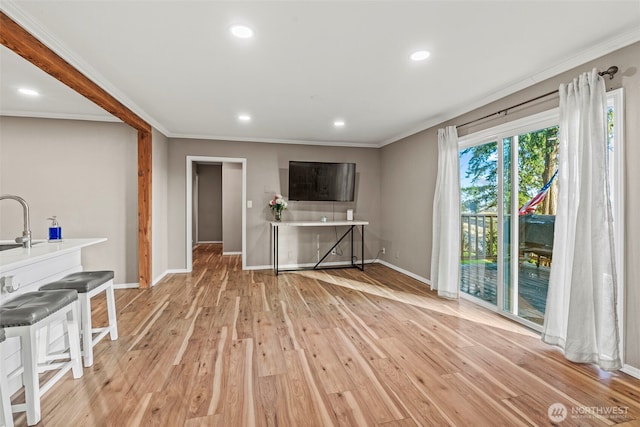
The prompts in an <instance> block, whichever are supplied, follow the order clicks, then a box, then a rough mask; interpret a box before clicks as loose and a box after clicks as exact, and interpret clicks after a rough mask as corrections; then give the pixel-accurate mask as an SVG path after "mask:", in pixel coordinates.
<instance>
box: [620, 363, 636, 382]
mask: <svg viewBox="0 0 640 427" xmlns="http://www.w3.org/2000/svg"><path fill="white" fill-rule="evenodd" d="M621 371H622V372H624V373H625V374H628V375H631V376H632V377H636V378H638V379H640V369H638V368H636V367H633V366H631V365H624V366H623V367H622V369H621Z"/></svg>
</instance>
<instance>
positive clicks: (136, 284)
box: [113, 283, 140, 289]
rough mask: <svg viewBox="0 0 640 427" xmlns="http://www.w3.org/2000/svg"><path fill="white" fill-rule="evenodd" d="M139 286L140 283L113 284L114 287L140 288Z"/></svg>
mask: <svg viewBox="0 0 640 427" xmlns="http://www.w3.org/2000/svg"><path fill="white" fill-rule="evenodd" d="M139 287H140V285H139V284H138V283H118V284H115V283H114V285H113V289H138V288H139Z"/></svg>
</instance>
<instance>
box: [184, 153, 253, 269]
mask: <svg viewBox="0 0 640 427" xmlns="http://www.w3.org/2000/svg"><path fill="white" fill-rule="evenodd" d="M198 165H220V166H221V167H222V168H224V169H225V171H224V173H228V174H229V175H228V176H229V177H231V178H232V180H233V181H237V179H233V178H234V177H237V176H238V175H241V178H240V180H241V183H240V185H239V187H241V190H240V193H241V194H240V206H241V207H240V214H241V215H240V216H241V227H240V229H241V231H240V233H241V237H240V242H241V243H240V246H241V250H240V251H239V253H240V254H241V256H242V269H243V270H244V269H246V223H247V222H246V217H247V212H246V203H245V202H244V201H245V200H246V195H247V159H244V158H235V157H208V156H187V164H186V175H185V181H186V184H187V185H186V221H185V222H186V230H185V231H186V233H185V234H186V237H185V242H186V244H185V258H186V270H187V271H188V272H190V271H192V269H193V245H194V243H197V241H198V237H197V236H196V231H197V230H198V228H199V227H198V222H199V219H198V218H199V215H198V214H197V207H198V205H199V204H198V198H197V197H194V189H197V186H199V184H198V182H199V179H194V176H196V175H195V171H196V169H197V168H198ZM225 165H226V166H228V167H225ZM236 188H237V187H236ZM228 193H229V194H228V196H229V197H230V198H231V199H232V200H231V202H237V199H238V194H237V193H238V192H237V190H236V191H235V192H234V191H229V192H228ZM222 197H224V196H222ZM200 204H201V203H200ZM222 217H223V221H224V217H225V212H224V207H223V208H222ZM228 217H229V218H227V219H228V220H230V221H233V220H235V219H237V215H235V214H234V215H228ZM232 226H233V225H232ZM234 227H235V226H234ZM230 253H238V251H237V250H234V251H231V252H230Z"/></svg>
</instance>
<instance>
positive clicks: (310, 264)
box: [244, 259, 374, 270]
mask: <svg viewBox="0 0 640 427" xmlns="http://www.w3.org/2000/svg"><path fill="white" fill-rule="evenodd" d="M373 262H374V260H372V259H366V260H364V264H365V266H366V265H367V264H373ZM314 265H316V263H315V262H308V263H304V264H280V265H279V266H278V268H279V269H280V270H293V269H296V268H310V267H313V266H314ZM321 265H322V266H326V267H341V266H344V267H349V266H351V263H349V261H332V262H323V263H322V264H321ZM356 265H360V262H357V263H356ZM244 269H245V270H273V264H268V265H248V266H246V267H245V268H244ZM318 270H320V269H318Z"/></svg>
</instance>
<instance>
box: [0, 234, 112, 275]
mask: <svg viewBox="0 0 640 427" xmlns="http://www.w3.org/2000/svg"><path fill="white" fill-rule="evenodd" d="M106 240H107V239H106V238H104V237H98V238H89V239H63V240H62V241H61V242H56V243H49V242H47V241H38V240H35V241H34V243H35V244H34V245H33V246H32V247H31V248H29V249H27V248H15V249H8V250H6V251H1V252H0V272H2V271H5V270H10V269H13V268H17V267H22V266H24V265H28V264H31V263H33V262H35V261H40V260H43V259H46V258H51V257H54V256H56V255H61V254H64V253H66V252H71V251H75V250H79V249H81V248H84V247H85V246H91V245H95V244H96V243H101V242H105V241H106ZM0 243H7V242H0Z"/></svg>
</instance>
